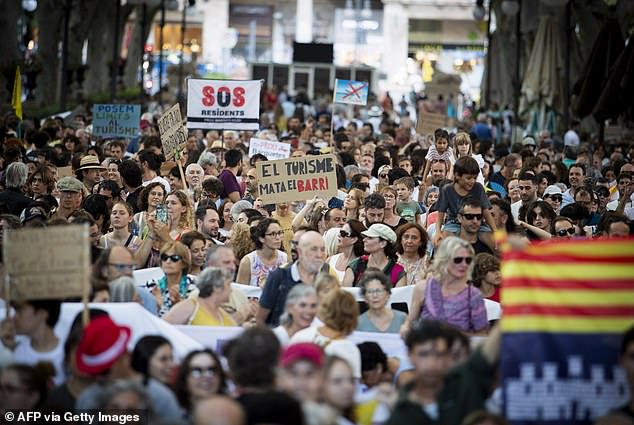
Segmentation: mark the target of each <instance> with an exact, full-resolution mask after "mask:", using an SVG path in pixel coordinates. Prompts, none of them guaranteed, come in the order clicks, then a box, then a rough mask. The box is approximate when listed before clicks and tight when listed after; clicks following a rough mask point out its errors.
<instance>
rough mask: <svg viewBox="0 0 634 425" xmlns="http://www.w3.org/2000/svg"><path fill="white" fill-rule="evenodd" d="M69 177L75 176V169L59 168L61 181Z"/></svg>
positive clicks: (58, 175) (58, 174)
mask: <svg viewBox="0 0 634 425" xmlns="http://www.w3.org/2000/svg"><path fill="white" fill-rule="evenodd" d="M68 176H73V177H74V176H75V173H73V167H71V166H70V165H69V166H68V167H57V177H59V178H60V179H61V178H62V177H68Z"/></svg>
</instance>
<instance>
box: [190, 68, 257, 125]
mask: <svg viewBox="0 0 634 425" xmlns="http://www.w3.org/2000/svg"><path fill="white" fill-rule="evenodd" d="M261 85H262V84H261V82H260V81H259V80H255V81H229V80H201V79H194V78H190V79H188V80H187V128H189V129H194V128H195V129H206V130H259V126H260V88H261Z"/></svg>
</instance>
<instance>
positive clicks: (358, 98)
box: [334, 80, 369, 105]
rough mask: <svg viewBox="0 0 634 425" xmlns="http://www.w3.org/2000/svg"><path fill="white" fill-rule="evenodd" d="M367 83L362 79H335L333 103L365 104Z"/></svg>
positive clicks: (366, 101)
mask: <svg viewBox="0 0 634 425" xmlns="http://www.w3.org/2000/svg"><path fill="white" fill-rule="evenodd" d="M368 91H369V85H368V83H366V82H364V81H352V80H335V99H334V102H335V103H348V104H350V105H366V104H367V103H368Z"/></svg>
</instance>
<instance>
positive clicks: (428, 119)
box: [416, 109, 447, 134]
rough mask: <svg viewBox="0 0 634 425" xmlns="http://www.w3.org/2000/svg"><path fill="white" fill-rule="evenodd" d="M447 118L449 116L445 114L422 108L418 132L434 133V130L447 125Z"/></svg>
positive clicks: (417, 127)
mask: <svg viewBox="0 0 634 425" xmlns="http://www.w3.org/2000/svg"><path fill="white" fill-rule="evenodd" d="M446 119H447V117H446V116H445V115H444V114H436V113H433V112H427V111H423V110H422V109H421V111H420V113H419V114H418V122H417V123H416V133H418V134H434V131H436V130H437V129H439V128H443V127H444V126H445V121H446Z"/></svg>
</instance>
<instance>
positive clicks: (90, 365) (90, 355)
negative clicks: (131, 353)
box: [75, 316, 132, 375]
mask: <svg viewBox="0 0 634 425" xmlns="http://www.w3.org/2000/svg"><path fill="white" fill-rule="evenodd" d="M131 333H132V332H131V331H130V328H129V327H127V326H119V325H117V324H116V323H114V322H113V321H112V319H111V318H110V317H109V316H101V317H97V318H96V319H94V320H92V321H91V322H90V323H89V324H88V326H86V328H85V329H84V333H83V334H82V337H81V341H80V342H79V345H78V346H77V352H76V353H75V360H76V361H77V369H79V371H80V372H82V373H85V374H87V375H99V374H102V373H104V372H106V371H107V370H108V369H110V368H111V367H112V365H113V364H114V363H115V362H116V361H117V359H119V357H121V355H122V354H123V353H125V352H126V351H127V349H128V342H129V341H130V335H131Z"/></svg>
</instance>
